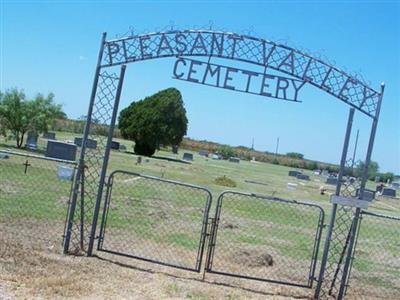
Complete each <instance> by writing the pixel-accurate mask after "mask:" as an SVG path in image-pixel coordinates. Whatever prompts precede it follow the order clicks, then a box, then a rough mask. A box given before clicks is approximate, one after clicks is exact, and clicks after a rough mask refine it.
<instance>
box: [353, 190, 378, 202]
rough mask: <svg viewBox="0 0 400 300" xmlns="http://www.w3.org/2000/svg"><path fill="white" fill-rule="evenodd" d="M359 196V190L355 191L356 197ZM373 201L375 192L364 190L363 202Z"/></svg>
mask: <svg viewBox="0 0 400 300" xmlns="http://www.w3.org/2000/svg"><path fill="white" fill-rule="evenodd" d="M359 195H360V189H357V191H356V196H357V197H358V196H359ZM374 199H375V191H373V190H368V189H365V190H364V195H363V200H365V201H372V200H374Z"/></svg>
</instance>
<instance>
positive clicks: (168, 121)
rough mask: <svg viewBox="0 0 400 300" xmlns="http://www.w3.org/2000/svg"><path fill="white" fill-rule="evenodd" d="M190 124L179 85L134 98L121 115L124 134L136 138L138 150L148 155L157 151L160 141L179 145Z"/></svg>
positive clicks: (120, 127) (120, 124) (136, 149)
mask: <svg viewBox="0 0 400 300" xmlns="http://www.w3.org/2000/svg"><path fill="white" fill-rule="evenodd" d="M187 124H188V120H187V117H186V110H185V108H184V106H183V100H182V95H181V93H180V92H179V91H178V90H177V89H175V88H168V89H166V90H162V91H160V92H158V93H156V94H154V95H152V96H150V97H146V98H145V99H143V100H140V101H137V102H132V103H131V104H130V105H129V106H128V107H127V108H125V109H123V110H122V111H121V113H120V115H119V119H118V127H119V129H120V130H121V135H122V137H123V138H125V139H130V140H133V141H134V142H135V149H134V150H135V153H137V154H140V155H146V156H151V155H153V154H154V152H155V150H156V149H157V148H158V146H159V145H160V144H163V145H178V144H179V143H180V142H181V141H182V138H183V137H184V136H185V134H186V131H187Z"/></svg>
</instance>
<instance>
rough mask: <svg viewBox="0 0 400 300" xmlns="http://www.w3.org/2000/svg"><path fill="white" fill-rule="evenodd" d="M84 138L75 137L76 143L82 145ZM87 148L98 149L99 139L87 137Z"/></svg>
mask: <svg viewBox="0 0 400 300" xmlns="http://www.w3.org/2000/svg"><path fill="white" fill-rule="evenodd" d="M82 140H83V139H82V138H80V137H76V138H75V139H74V144H75V145H77V146H78V147H82ZM86 148H89V149H96V148H97V141H96V140H92V139H87V140H86Z"/></svg>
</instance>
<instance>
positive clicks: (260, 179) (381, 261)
mask: <svg viewBox="0 0 400 300" xmlns="http://www.w3.org/2000/svg"><path fill="white" fill-rule="evenodd" d="M75 136H76V135H75V134H70V133H64V132H57V139H58V140H73V139H74V137H75ZM116 141H119V142H120V143H121V144H124V145H125V146H126V147H127V150H128V151H132V143H131V142H129V141H125V140H118V139H116ZM45 144H46V140H44V139H42V138H39V150H40V149H44V147H45ZM12 146H13V141H5V140H4V139H0V150H11V151H16V152H22V153H25V152H26V151H25V150H19V149H15V148H13V147H12ZM184 152H190V151H186V150H184V149H180V150H179V154H178V155H174V154H172V153H171V152H169V151H164V150H161V151H158V152H157V153H156V157H158V158H149V159H143V160H142V163H141V164H136V161H137V157H136V156H135V155H133V154H130V153H125V152H121V151H111V157H110V163H109V167H108V174H110V173H111V172H112V171H115V170H125V171H129V172H134V173H139V174H145V175H150V176H155V177H160V178H164V179H168V180H176V181H180V182H184V183H189V184H193V185H196V186H200V187H205V188H207V189H209V191H210V192H211V194H212V196H213V201H212V204H211V208H210V217H213V215H214V211H215V209H216V207H215V206H216V203H217V198H218V196H219V195H220V194H221V193H222V192H223V191H226V190H231V191H239V192H247V193H253V194H257V195H265V196H268V197H277V198H281V199H288V200H296V201H299V202H306V203H312V204H316V205H318V206H320V207H322V208H323V210H324V211H325V220H324V224H327V223H328V221H329V214H330V209H331V204H330V202H329V196H330V194H332V193H334V189H335V186H330V185H326V184H325V183H324V182H325V178H324V177H322V176H320V175H315V174H313V173H312V172H311V171H308V170H305V171H304V173H305V174H307V175H309V176H310V179H311V180H310V181H304V180H298V179H296V178H294V177H289V176H288V171H289V170H293V169H292V168H289V167H284V166H279V165H273V164H267V163H260V162H249V161H241V162H240V163H231V162H228V161H222V160H212V159H211V158H206V157H202V156H199V155H198V154H197V153H194V152H193V153H194V161H193V162H192V163H191V164H187V163H182V162H177V161H176V159H178V158H181V157H182V155H183V153H184ZM29 153H31V154H32V152H29ZM34 154H35V155H42V154H40V151H39V153H34ZM160 157H163V158H165V157H167V158H170V159H169V160H168V159H161V158H160ZM58 165H59V163H56V162H49V161H42V160H40V159H35V158H29V159H28V158H27V157H25V156H13V158H12V159H11V158H10V159H8V160H5V159H3V160H0V204H1V206H2V207H1V210H0V299H13V298H14V297H17V298H31V297H32V298H63V297H80V298H88V299H89V298H111V297H119V298H136V299H177V298H179V299H180V298H188V299H261V298H262V299H265V298H274V299H285V298H310V297H312V295H313V293H312V291H313V290H312V289H304V288H299V287H292V286H286V285H278V284H271V283H268V282H259V281H252V280H246V279H241V278H235V277H227V276H221V275H216V274H211V273H206V275H205V278H203V274H202V273H200V274H199V273H194V272H188V271H184V270H179V269H174V268H170V267H166V266H161V265H156V264H149V263H146V262H143V261H140V260H134V259H130V258H127V257H121V256H115V255H111V254H109V253H105V252H96V255H95V257H93V258H87V257H85V256H65V255H62V254H61V253H62V245H61V244H62V234H63V228H64V224H65V218H66V211H67V205H68V199H69V193H70V187H71V185H70V182H68V181H62V180H60V179H59V178H57V176H56V172H57V166H58ZM220 176H226V177H229V178H231V179H232V180H234V181H235V182H236V184H237V186H236V187H224V186H220V185H217V184H216V183H215V179H216V178H217V177H220ZM115 181H116V183H119V184H120V188H119V189H118V190H117V189H115V190H114V191H113V193H115V194H114V198H113V200H112V201H113V202H110V211H109V215H108V219H107V222H108V223H107V226H108V227H107V228H108V232H106V238H105V240H104V247H111V248H112V249H114V250H115V249H118V251H121V252H123V251H127V252H129V251H131V252H135V253H139V254H141V255H150V256H151V255H155V256H157V254H160V255H161V253H164V252H165V253H166V255H167V256H169V258H170V257H171V255H172V254H175V256H176V257H177V258H176V259H177V262H176V263H181V262H183V263H185V262H186V260H190V259H191V258H192V257H193V255H194V254H195V253H196V251H197V245H198V237H197V234H198V232H197V231H198V226H196V224H198V223H199V222H200V224H201V217H202V213H203V212H204V201H203V202H201V201H202V200H201V199H200V198H198V197H196V196H195V195H194V194H193V197H191V195H190V193H189V194H188V193H186V194H174V193H173V191H171V192H170V193H169V192H168V193H165V194H163V196H162V197H161V198H160V199H152V201H151V203H146V202H140V201H139V202H137V203H134V204H132V202H130V200H129V199H130V198H129V197H131V196H132V195H134V197H136V199H140V198H141V197H142V198H143V199H144V198H145V197H148V195H149V194H151V195H154V194H157V186H156V185H148V186H146V185H145V184H144V185H141V182H144V181H143V180H142V179H141V178H140V176H135V175H132V176H131V175H126V174H120V177H116V179H115ZM288 183H295V184H297V187H296V188H295V189H289V188H288ZM368 184H369V188H370V189H375V184H374V183H372V182H369V183H368ZM321 185H324V186H325V187H326V188H327V189H328V190H327V192H326V193H325V195H321V194H320V191H319V189H320V186H321ZM152 189H154V190H153V191H151V190H152ZM233 198H235V197H233ZM244 198H246V196H244ZM203 200H204V199H203ZM236 200H238V199H236ZM236 200H235V199H233V200H232V201H231V202H230V203H232V206H230V205H229V203H228V202H226V203H227V204H226V206H225V207H224V210H223V214H222V216H225V218H224V219H223V220H222V219H221V223H220V225H219V227H220V230H221V232H220V233H219V238H222V239H223V241H225V243H224V244H221V245H220V246H218V247H217V248H216V258H218V259H214V266H215V267H216V268H220V269H221V270H222V269H224V268H225V269H227V270H230V271H235V272H236V271H237V272H240V271H243V272H249V273H248V275H249V276H258V275H259V276H267V277H269V278H272V279H279V278H286V279H287V280H288V281H293V282H297V281H301V280H303V279H304V278H303V277H304V276H303V274H299V273H297V272H296V270H297V269H306V268H307V267H308V266H309V263H310V257H309V256H310V249H309V246H310V244H312V243H311V242H312V239H313V238H314V236H313V232H314V231H315V229H316V223H317V222H318V217H319V215H318V214H316V213H314V212H310V211H309V210H307V209H303V208H300V209H299V208H298V207H297V206H296V207H293V208H289V207H287V206H284V205H281V204H280V203H278V204H277V205H272V204H271V205H270V204H268V203H269V202H266V201H262V200H259V201H258V200H257V201H248V202H246V200H245V199H240V201H241V202H235V201H236ZM235 203H236V204H235ZM266 203H267V204H266ZM368 211H370V212H373V213H377V214H384V215H389V216H400V199H398V198H396V199H393V198H383V197H378V200H377V201H374V202H373V204H372V205H371V206H370V208H369V209H368ZM224 214H225V215H224ZM99 218H100V219H101V214H100V217H99ZM371 219H372V218H371ZM99 223H100V221H99ZM192 224H195V225H192ZM99 225H100V224H99ZM362 225H363V227H362V230H360V236H359V240H360V242H359V245H357V249H358V250H357V251H358V252H356V254H357V257H356V259H355V260H354V263H353V269H352V276H353V278H352V280H353V281H352V282H353V284H351V287H350V288H349V291H348V295H349V297H348V298H350V299H351V298H357V297H362V298H365V299H367V298H371V299H375V298H378V297H384V296H385V297H387V298H389V299H390V298H391V297H392V296H394V297H396V296H398V295H400V259H399V247H400V229H399V222H396V223H394V222H390V221H389V222H382V221H381V220H377V221H375V220H372V221H371V222H366V220H364V221H363V224H362ZM325 233H326V230H323V232H322V241H321V246H320V247H321V248H322V247H323V243H324V241H325ZM107 234H108V235H107ZM393 241H394V242H393ZM265 249H268V250H267V252H265ZM311 250H313V249H311ZM321 255H322V249H321V250H320V251H319V256H318V259H317V263H316V270H317V271H318V267H319V264H318V263H319V261H320V259H321ZM203 265H204V261H203ZM282 265H283V266H284V268H282V267H280V268H279V266H282ZM274 276H275V277H276V278H275V277H274ZM366 291H368V292H366Z"/></svg>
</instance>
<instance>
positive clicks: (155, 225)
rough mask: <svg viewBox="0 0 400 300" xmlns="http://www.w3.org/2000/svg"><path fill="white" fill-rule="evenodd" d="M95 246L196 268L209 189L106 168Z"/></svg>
mask: <svg viewBox="0 0 400 300" xmlns="http://www.w3.org/2000/svg"><path fill="white" fill-rule="evenodd" d="M106 195H107V196H106V200H105V205H104V210H103V217H102V223H101V229H100V236H99V241H98V248H97V249H98V251H102V252H108V253H111V254H116V255H122V256H126V257H131V258H136V259H140V260H145V261H148V262H153V263H157V264H161V265H167V266H172V267H176V268H180V269H185V270H191V271H196V272H200V270H201V262H202V258H203V251H204V244H205V239H206V230H207V226H208V214H209V211H210V206H211V198H212V196H211V193H210V192H209V191H208V190H207V189H205V188H201V187H198V186H194V185H190V184H186V183H180V182H176V181H172V180H166V179H162V178H157V177H152V176H145V175H140V174H137V173H132V172H127V171H114V172H112V173H111V175H110V177H109V180H108V185H107V193H106Z"/></svg>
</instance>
